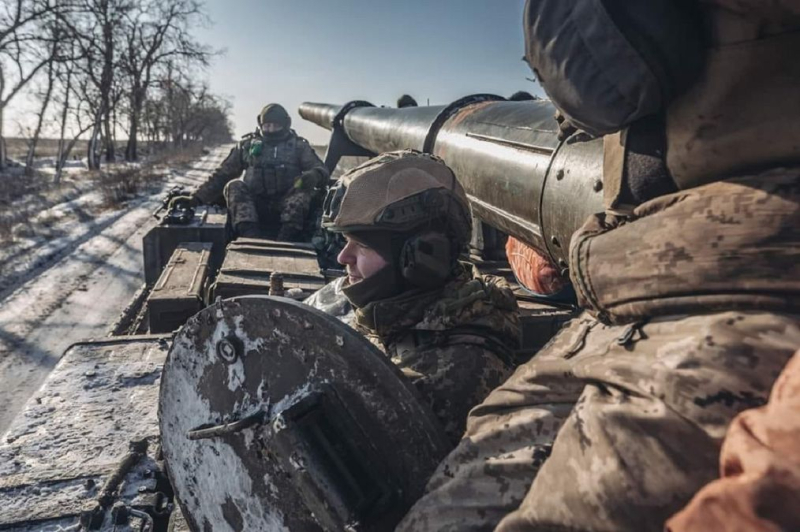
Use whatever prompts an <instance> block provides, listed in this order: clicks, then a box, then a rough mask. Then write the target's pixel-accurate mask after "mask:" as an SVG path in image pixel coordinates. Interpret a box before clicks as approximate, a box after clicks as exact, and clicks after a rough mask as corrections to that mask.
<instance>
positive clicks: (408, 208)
mask: <svg viewBox="0 0 800 532" xmlns="http://www.w3.org/2000/svg"><path fill="white" fill-rule="evenodd" d="M471 224H472V220H471V217H470V211H469V204H468V203H467V198H466V195H465V193H464V189H463V188H462V187H461V185H460V184H459V183H458V181H456V178H455V176H454V175H453V172H452V171H451V170H450V168H448V167H447V166H446V165H445V164H444V163H443V162H442V161H441V160H439V159H437V158H435V157H433V156H430V155H425V154H423V153H420V152H416V151H411V150H408V151H400V152H392V153H387V154H383V155H381V156H379V157H376V158H374V159H371V160H370V161H368V162H366V163H364V164H362V165H361V166H359V167H357V168H355V169H353V170H352V171H350V172H348V173H347V174H345V175H344V176H343V177H342V179H341V180H340V181H339V183H338V184H337V185H336V186H335V187H334V188H332V189H331V190H330V191H329V192H328V197H327V198H326V200H325V213H324V214H323V223H322V225H323V227H325V228H327V229H328V230H329V231H334V232H339V233H343V234H344V236H345V238H346V240H347V244H346V245H345V247H344V249H343V250H342V251H341V253H340V254H339V257H338V260H339V262H340V263H341V264H343V265H344V266H346V268H347V274H348V275H347V277H346V278H345V279H344V280H343V281H341V285H340V286H339V289H340V290H341V292H342V293H343V294H344V295H345V297H346V298H347V299H348V300H349V301H350V303H351V304H352V306H353V307H354V309H355V316H354V317H353V318H352V321H351V324H352V325H353V326H354V327H355V328H356V330H358V331H360V332H362V333H363V334H365V335H366V336H367V337H368V338H369V339H370V341H372V342H373V343H374V344H375V345H377V346H378V348H380V349H381V350H383V351H384V352H385V353H386V354H387V355H388V356H389V357H390V358H391V360H392V361H393V362H394V363H395V364H396V365H397V366H398V367H399V368H400V370H401V371H402V372H403V374H405V375H406V377H408V378H409V379H410V380H411V382H412V383H413V384H414V385H415V387H416V388H417V390H418V391H419V392H420V393H421V395H422V397H423V399H425V400H426V401H427V403H428V404H429V405H430V406H431V408H432V410H433V413H434V414H435V415H436V416H437V417H438V418H439V420H440V421H441V422H442V425H443V427H444V429H445V432H446V434H447V435H448V436H449V437H450V439H451V440H452V441H453V443H454V444H455V442H457V441H458V440H459V438H460V437H461V435H462V434H463V430H464V422H465V420H466V417H467V412H468V411H469V409H470V408H471V407H472V406H473V405H475V404H477V403H479V402H480V401H481V400H483V398H484V397H485V396H486V394H488V393H489V391H490V390H492V389H493V388H494V387H495V386H497V385H498V384H500V383H501V382H503V381H504V380H505V379H506V378H507V377H508V375H509V374H510V370H511V360H512V352H513V351H514V350H515V349H516V348H517V347H518V340H519V334H520V331H519V319H518V315H517V304H516V300H515V299H514V296H513V294H512V293H511V291H510V290H509V288H508V287H507V286H506V284H505V281H503V280H501V279H498V278H494V277H490V276H483V275H480V274H479V273H478V272H477V271H476V270H475V269H474V268H472V267H471V266H470V265H468V264H465V263H461V262H459V261H458V256H459V254H460V252H461V250H462V249H463V248H464V247H465V246H466V244H467V242H468V241H469V237H470V232H471Z"/></svg>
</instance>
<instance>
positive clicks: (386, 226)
mask: <svg viewBox="0 0 800 532" xmlns="http://www.w3.org/2000/svg"><path fill="white" fill-rule="evenodd" d="M345 191H346V187H345V186H344V185H343V184H342V183H341V181H340V182H339V183H337V184H336V185H334V186H333V187H332V188H331V189H330V190H329V191H328V194H327V196H326V198H325V202H324V204H323V216H322V226H323V227H325V228H326V229H328V230H329V231H333V232H344V233H347V232H359V231H379V230H383V231H387V230H388V231H391V232H399V233H408V232H413V231H414V229H418V230H419V232H418V233H417V232H414V233H413V234H412V235H411V236H409V237H408V238H407V239H406V240H405V242H404V243H403V245H402V248H401V249H400V253H399V264H397V267H398V268H399V271H400V273H401V275H402V276H403V278H404V279H406V280H407V281H408V282H409V283H410V284H412V285H413V286H416V287H419V288H423V289H428V288H434V287H436V286H440V285H441V284H442V282H444V281H445V280H447V278H448V277H450V275H451V273H452V271H453V267H454V266H455V265H456V262H457V260H458V256H459V254H460V252H461V249H462V248H463V246H464V245H465V244H466V243H467V241H468V238H469V235H470V234H471V226H472V224H471V219H470V218H469V214H468V212H465V209H464V207H463V206H462V205H461V203H460V202H459V201H458V200H456V199H455V197H454V196H453V194H452V193H451V192H450V191H449V190H447V189H444V188H438V189H430V190H425V191H424V192H422V193H419V194H415V195H413V196H409V197H408V198H405V199H403V200H401V201H398V202H395V203H393V204H391V205H388V206H387V207H386V208H385V209H384V210H383V211H382V212H381V213H380V215H379V216H378V217H377V219H376V220H375V223H374V224H373V225H370V226H357V227H341V228H340V227H337V226H336V225H335V224H334V220H335V219H336V217H337V215H338V214H339V209H340V207H341V204H342V198H343V197H344V193H345Z"/></svg>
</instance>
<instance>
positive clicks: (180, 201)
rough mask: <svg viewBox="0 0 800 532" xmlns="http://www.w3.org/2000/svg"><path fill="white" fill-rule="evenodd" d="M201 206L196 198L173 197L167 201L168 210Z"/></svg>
mask: <svg viewBox="0 0 800 532" xmlns="http://www.w3.org/2000/svg"><path fill="white" fill-rule="evenodd" d="M200 204H201V201H200V200H199V199H198V198H197V197H196V196H175V197H174V198H172V199H171V200H169V208H170V209H175V208H177V207H178V206H181V205H183V206H186V207H191V208H195V207H197V206H198V205H200Z"/></svg>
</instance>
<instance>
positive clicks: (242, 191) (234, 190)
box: [222, 179, 250, 203]
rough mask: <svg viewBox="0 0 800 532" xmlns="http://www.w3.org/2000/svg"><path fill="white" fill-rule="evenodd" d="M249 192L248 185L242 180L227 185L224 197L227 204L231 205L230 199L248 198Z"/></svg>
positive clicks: (223, 193) (223, 190)
mask: <svg viewBox="0 0 800 532" xmlns="http://www.w3.org/2000/svg"><path fill="white" fill-rule="evenodd" d="M249 192H250V191H249V189H248V188H247V185H246V184H245V182H244V181H242V180H241V179H234V180H233V181H229V182H228V184H227V185H225V188H224V189H222V195H223V196H224V197H225V202H226V203H230V200H229V198H236V197H242V196H246V195H248V194H249Z"/></svg>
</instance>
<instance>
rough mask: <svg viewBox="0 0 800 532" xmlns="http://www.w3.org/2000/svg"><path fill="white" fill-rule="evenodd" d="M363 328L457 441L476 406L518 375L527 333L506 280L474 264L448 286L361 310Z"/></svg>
mask: <svg viewBox="0 0 800 532" xmlns="http://www.w3.org/2000/svg"><path fill="white" fill-rule="evenodd" d="M355 328H356V329H357V330H359V331H360V332H362V333H363V334H365V335H366V336H367V338H369V339H370V341H372V342H373V343H374V344H375V345H377V346H378V347H379V348H380V349H381V350H383V351H384V352H385V353H386V354H387V355H388V356H389V357H390V358H391V360H392V362H394V363H395V364H396V365H397V366H398V367H399V368H400V370H401V371H402V372H403V374H404V375H406V377H408V378H409V379H410V380H411V382H412V383H413V384H414V385H415V387H416V388H417V390H418V391H419V392H420V393H421V394H422V396H423V399H425V400H427V402H428V404H429V405H431V407H432V409H433V412H434V414H435V415H436V416H437V418H438V419H439V420H440V421H441V422H442V425H443V427H444V429H445V432H446V433H447V435H448V436H449V437H450V439H451V440H452V441H453V442H454V443H455V442H457V441H458V439H459V438H460V437H461V435H462V434H463V431H464V425H465V422H466V418H467V413H468V412H469V410H470V408H472V407H473V406H474V405H476V404H477V403H479V402H480V401H482V400H483V398H484V397H486V395H487V394H488V393H489V392H490V391H491V390H492V389H493V388H495V387H496V386H497V385H499V384H500V383H502V382H503V381H504V380H505V379H506V378H507V377H508V375H509V374H510V373H511V360H512V353H513V351H514V350H515V349H517V348H518V347H519V336H520V328H519V317H518V310H517V303H516V300H515V299H514V296H513V294H512V293H511V291H510V290H509V289H508V287H507V286H506V285H505V281H504V280H502V279H500V278H497V277H491V276H482V275H480V274H479V273H478V272H477V270H475V269H473V268H472V267H471V266H469V265H464V269H463V271H462V273H461V274H460V275H459V276H458V277H456V278H455V279H453V280H452V281H450V282H449V283H448V284H447V285H446V286H445V287H444V288H443V289H442V290H436V291H433V292H425V293H419V292H414V293H410V294H409V293H405V294H401V295H400V296H397V297H394V298H390V299H385V300H381V301H376V302H373V303H370V304H368V305H366V306H365V307H364V308H361V309H357V310H356V314H355Z"/></svg>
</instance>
